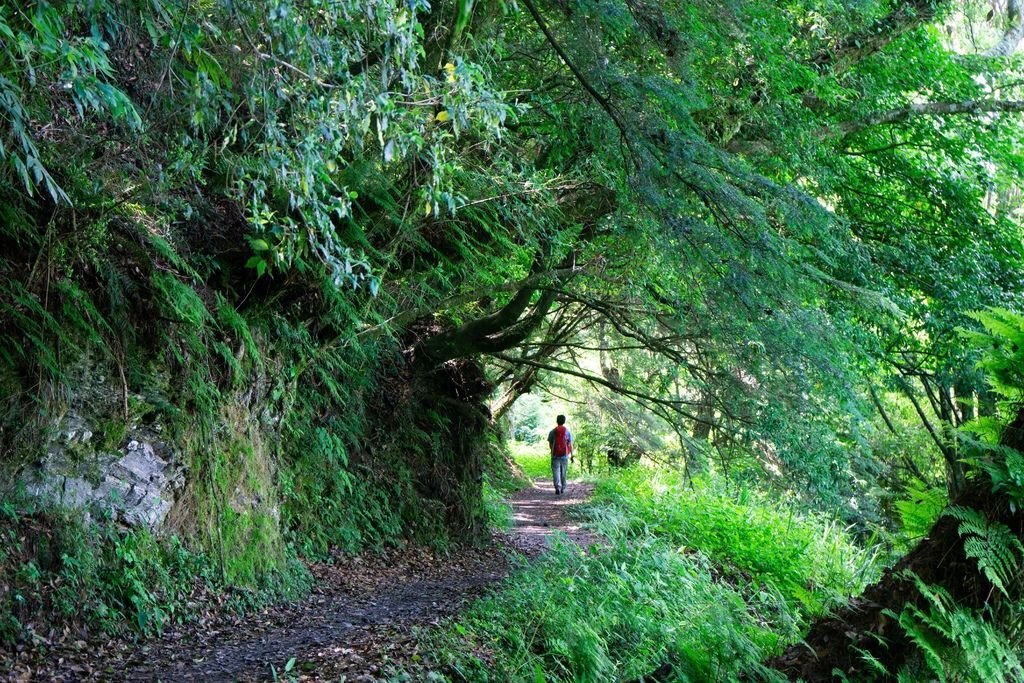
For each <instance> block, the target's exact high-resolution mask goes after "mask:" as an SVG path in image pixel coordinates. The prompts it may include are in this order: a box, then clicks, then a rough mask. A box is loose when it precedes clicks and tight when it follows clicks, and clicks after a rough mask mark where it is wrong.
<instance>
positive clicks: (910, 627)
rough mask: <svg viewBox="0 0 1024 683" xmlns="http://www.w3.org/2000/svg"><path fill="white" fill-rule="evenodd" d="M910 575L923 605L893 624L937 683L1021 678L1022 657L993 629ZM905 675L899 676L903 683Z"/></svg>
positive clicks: (1023, 671) (908, 610)
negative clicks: (918, 654)
mask: <svg viewBox="0 0 1024 683" xmlns="http://www.w3.org/2000/svg"><path fill="white" fill-rule="evenodd" d="M972 523H973V522H972ZM909 576H910V577H911V578H912V579H913V581H914V583H915V584H916V585H917V589H918V591H920V593H921V595H922V596H923V597H924V599H925V602H924V605H923V606H921V607H918V606H916V605H908V606H907V607H905V608H904V609H903V611H902V612H901V613H900V614H899V616H898V617H897V620H898V622H899V624H900V626H901V627H902V628H903V630H904V631H905V632H906V634H907V636H908V637H909V638H910V640H911V641H913V643H914V644H915V645H916V646H917V647H918V649H919V650H920V651H921V653H922V656H923V659H924V663H925V665H926V666H927V668H928V669H929V670H930V671H931V673H932V674H933V675H934V676H935V677H937V678H938V680H940V681H978V682H979V683H981V682H984V683H994V682H1002V681H1019V680H1021V678H1022V677H1024V663H1022V662H1021V657H1020V654H1019V653H1018V652H1017V651H1016V649H1015V648H1014V646H1013V644H1012V643H1011V641H1010V640H1009V639H1008V638H1007V636H1006V634H1004V633H1003V632H1002V631H1001V630H1000V629H999V628H998V627H997V626H995V625H994V624H992V623H990V622H989V621H987V620H985V619H983V618H982V616H981V615H980V614H978V613H977V612H975V611H973V610H969V609H966V608H964V607H961V606H960V605H958V604H957V603H956V601H955V600H954V599H953V597H952V596H951V595H950V594H949V593H948V592H946V591H945V590H944V589H942V588H940V587H938V586H929V585H927V584H926V583H925V582H924V581H922V580H921V579H920V578H919V577H918V576H917V575H915V574H910V575H909ZM906 675H907V673H906V672H902V673H901V677H900V678H901V680H902V679H903V678H904V676H906Z"/></svg>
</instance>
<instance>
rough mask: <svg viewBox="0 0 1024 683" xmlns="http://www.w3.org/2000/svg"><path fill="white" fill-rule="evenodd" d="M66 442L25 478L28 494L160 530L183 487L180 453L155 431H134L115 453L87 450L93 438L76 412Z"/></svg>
mask: <svg viewBox="0 0 1024 683" xmlns="http://www.w3.org/2000/svg"><path fill="white" fill-rule="evenodd" d="M65 422H66V426H65V429H63V430H62V431H61V434H62V435H63V436H64V437H65V438H64V439H63V443H57V444H53V445H52V446H51V448H50V450H49V452H48V453H47V455H46V457H45V458H43V460H42V461H41V462H39V463H38V464H37V466H36V467H35V468H32V470H31V471H29V472H28V473H27V474H26V475H25V477H24V481H25V490H26V492H27V493H28V494H29V495H31V496H33V497H36V498H40V499H43V500H46V501H48V502H52V503H55V504H57V505H61V506H65V507H71V508H81V509H85V510H86V511H87V512H93V511H109V513H110V514H111V515H112V516H113V517H114V518H115V519H117V520H118V521H120V522H122V523H124V524H127V525H129V526H133V527H145V528H147V529H149V530H150V531H154V532H155V531H159V530H160V527H161V526H162V524H163V522H164V520H165V519H166V518H167V514H168V513H169V512H170V511H171V508H172V507H173V505H174V495H175V493H176V491H178V490H179V489H180V488H181V487H182V486H183V485H184V470H183V469H182V468H181V467H180V466H179V465H178V462H177V461H178V458H177V454H176V453H174V452H173V451H172V450H171V449H170V448H169V447H168V446H167V444H166V443H164V442H162V441H159V440H156V439H154V438H152V437H153V436H154V435H152V434H146V433H143V432H142V431H141V430H138V429H136V430H132V432H131V434H130V437H129V439H128V440H127V444H125V445H124V446H123V447H122V448H121V449H119V450H118V451H114V452H104V451H102V450H97V451H93V450H91V449H89V448H83V446H84V445H85V444H87V443H88V442H89V441H90V439H91V437H92V436H93V433H92V431H90V430H89V429H88V427H87V426H86V425H85V424H84V423H83V421H82V420H81V418H79V417H78V416H77V415H74V414H72V415H69V416H68V417H67V418H65Z"/></svg>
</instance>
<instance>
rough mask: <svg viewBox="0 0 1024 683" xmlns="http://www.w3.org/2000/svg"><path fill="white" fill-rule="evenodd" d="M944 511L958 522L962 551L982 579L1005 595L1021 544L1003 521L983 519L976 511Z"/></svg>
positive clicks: (1015, 575) (1017, 568)
mask: <svg viewBox="0 0 1024 683" xmlns="http://www.w3.org/2000/svg"><path fill="white" fill-rule="evenodd" d="M945 514H946V515H948V516H950V517H952V518H953V519H955V520H957V521H958V522H960V526H959V527H958V531H959V533H960V536H961V537H962V538H963V539H964V553H965V554H966V555H967V556H968V557H970V558H973V559H974V560H976V561H977V562H978V569H979V570H980V571H981V572H982V574H984V575H985V578H987V579H988V580H989V581H990V582H991V583H992V585H993V586H995V587H996V588H998V589H999V591H1000V592H1001V593H1002V594H1003V595H1005V596H1007V597H1009V587H1010V585H1011V584H1012V583H1013V582H1014V581H1015V580H1016V579H1017V578H1018V576H1019V574H1020V571H1021V560H1022V557H1024V544H1022V543H1021V542H1020V539H1019V538H1017V536H1016V534H1014V533H1013V531H1012V530H1011V529H1010V528H1009V527H1007V526H1006V525H1005V524H1002V523H1000V522H996V521H992V520H990V519H988V518H986V517H985V515H984V514H982V513H981V512H980V511H978V510H974V509H972V508H966V507H962V506H954V507H951V508H949V509H948V510H947V511H946V513H945Z"/></svg>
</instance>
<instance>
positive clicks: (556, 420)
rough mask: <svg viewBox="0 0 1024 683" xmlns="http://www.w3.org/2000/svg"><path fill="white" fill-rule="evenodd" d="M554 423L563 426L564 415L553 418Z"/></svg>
mask: <svg viewBox="0 0 1024 683" xmlns="http://www.w3.org/2000/svg"><path fill="white" fill-rule="evenodd" d="M555 422H557V423H558V424H560V425H564V424H565V415H559V416H558V417H556V418H555Z"/></svg>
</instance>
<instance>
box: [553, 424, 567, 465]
mask: <svg viewBox="0 0 1024 683" xmlns="http://www.w3.org/2000/svg"><path fill="white" fill-rule="evenodd" d="M554 454H555V457H556V458H560V457H562V456H563V455H569V430H568V429H566V428H565V425H558V426H557V427H555V449H554Z"/></svg>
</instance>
